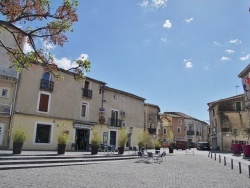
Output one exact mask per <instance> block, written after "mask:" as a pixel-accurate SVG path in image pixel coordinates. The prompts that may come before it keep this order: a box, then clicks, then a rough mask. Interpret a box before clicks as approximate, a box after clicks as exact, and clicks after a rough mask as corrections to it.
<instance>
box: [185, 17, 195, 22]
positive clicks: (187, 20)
mask: <svg viewBox="0 0 250 188" xmlns="http://www.w3.org/2000/svg"><path fill="white" fill-rule="evenodd" d="M193 20H194V18H189V19H185V21H186V23H190V22H192V21H193Z"/></svg>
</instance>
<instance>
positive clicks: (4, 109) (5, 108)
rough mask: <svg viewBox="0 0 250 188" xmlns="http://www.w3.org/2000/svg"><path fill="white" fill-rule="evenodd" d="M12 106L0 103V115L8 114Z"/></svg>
mask: <svg viewBox="0 0 250 188" xmlns="http://www.w3.org/2000/svg"><path fill="white" fill-rule="evenodd" d="M11 108H12V106H11V105H9V104H2V103H0V115H10V114H11Z"/></svg>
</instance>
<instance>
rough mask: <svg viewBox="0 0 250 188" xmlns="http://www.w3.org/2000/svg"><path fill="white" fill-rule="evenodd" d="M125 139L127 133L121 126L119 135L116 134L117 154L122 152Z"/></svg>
mask: <svg viewBox="0 0 250 188" xmlns="http://www.w3.org/2000/svg"><path fill="white" fill-rule="evenodd" d="M127 139H128V134H127V131H126V128H121V129H120V131H119V135H118V145H119V147H118V151H119V154H123V153H124V146H125V144H126V142H127Z"/></svg>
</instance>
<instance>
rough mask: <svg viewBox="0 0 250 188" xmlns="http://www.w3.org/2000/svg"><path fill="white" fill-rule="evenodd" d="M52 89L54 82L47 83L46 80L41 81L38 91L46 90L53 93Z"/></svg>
mask: <svg viewBox="0 0 250 188" xmlns="http://www.w3.org/2000/svg"><path fill="white" fill-rule="evenodd" d="M53 88H54V82H53V81H48V80H44V79H41V83H40V89H42V90H46V91H53Z"/></svg>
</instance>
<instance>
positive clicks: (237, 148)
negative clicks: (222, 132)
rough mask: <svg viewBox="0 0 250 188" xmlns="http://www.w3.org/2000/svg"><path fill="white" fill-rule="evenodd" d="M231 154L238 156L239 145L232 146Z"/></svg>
mask: <svg viewBox="0 0 250 188" xmlns="http://www.w3.org/2000/svg"><path fill="white" fill-rule="evenodd" d="M231 146H232V149H233V154H236V155H240V150H241V144H232V145H231Z"/></svg>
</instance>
